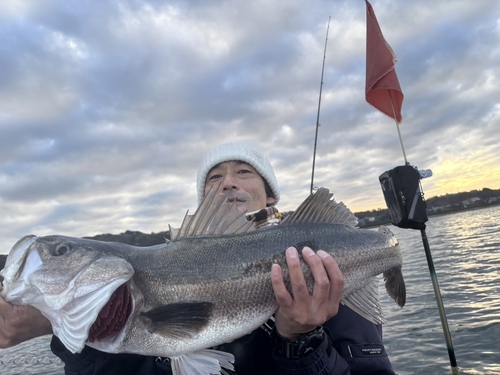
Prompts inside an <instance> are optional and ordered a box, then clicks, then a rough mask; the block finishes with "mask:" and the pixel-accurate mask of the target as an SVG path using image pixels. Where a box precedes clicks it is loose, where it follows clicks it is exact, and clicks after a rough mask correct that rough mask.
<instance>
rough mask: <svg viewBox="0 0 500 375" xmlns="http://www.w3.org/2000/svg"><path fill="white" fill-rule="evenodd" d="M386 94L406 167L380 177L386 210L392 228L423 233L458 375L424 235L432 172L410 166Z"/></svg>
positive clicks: (443, 322) (446, 331)
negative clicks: (424, 185)
mask: <svg viewBox="0 0 500 375" xmlns="http://www.w3.org/2000/svg"><path fill="white" fill-rule="evenodd" d="M387 91H388V93H389V99H390V102H391V106H392V110H393V114H394V119H395V121H396V127H397V129H398V134H399V140H400V143H401V148H402V151H403V156H404V160H405V165H404V166H399V167H396V168H394V169H391V170H390V171H387V172H385V173H383V174H382V175H380V177H379V181H380V184H381V187H382V191H383V193H384V198H385V201H386V204H387V207H388V209H389V214H390V216H391V222H392V224H393V225H395V226H397V227H399V228H403V229H419V230H420V234H421V237H422V243H423V245H424V250H425V257H426V259H427V266H428V267H429V273H430V276H431V281H432V286H433V288H434V295H435V296H436V302H437V307H438V311H439V317H440V319H441V325H442V327H443V333H444V338H445V341H446V347H447V349H448V356H449V359H450V366H451V373H452V375H459V369H458V365H457V360H456V357H455V350H454V348H453V342H452V340H451V334H450V328H449V325H448V320H447V318H446V312H445V309H444V304H443V298H442V296H441V291H440V289H439V283H438V279H437V274H436V269H435V268H434V261H433V260H432V254H431V249H430V246H429V241H428V239H427V234H426V232H425V228H426V225H425V222H426V221H427V220H428V217H427V206H426V204H425V200H424V198H423V197H424V193H423V190H422V183H421V179H423V178H427V177H431V176H432V171H431V170H430V169H428V170H418V169H417V168H416V167H413V166H411V165H410V163H409V162H408V160H407V158H406V153H405V149H404V145H403V139H402V137H401V132H400V130H399V125H398V122H397V120H396V118H397V117H396V110H395V108H394V103H393V99H392V95H391V92H390V90H387Z"/></svg>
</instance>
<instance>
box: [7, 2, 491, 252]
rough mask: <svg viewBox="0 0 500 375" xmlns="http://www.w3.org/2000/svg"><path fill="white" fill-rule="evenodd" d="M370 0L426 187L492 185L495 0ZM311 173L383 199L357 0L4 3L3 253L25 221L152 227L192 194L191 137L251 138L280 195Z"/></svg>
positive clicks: (386, 142)
mask: <svg viewBox="0 0 500 375" xmlns="http://www.w3.org/2000/svg"><path fill="white" fill-rule="evenodd" d="M371 3H372V5H373V7H374V10H375V12H376V14H377V17H378V20H379V23H380V25H381V27H382V30H383V32H384V35H385V37H386V39H387V41H388V42H389V44H390V45H391V46H392V48H393V49H394V51H395V53H396V55H397V59H398V64H397V66H396V71H397V74H398V77H399V80H400V82H401V87H402V89H403V92H404V94H405V101H404V104H403V117H404V121H403V124H402V125H401V127H400V130H401V133H402V136H403V140H404V146H405V150H406V153H407V156H408V159H409V161H410V162H412V163H413V164H416V165H418V166H419V167H421V168H432V169H433V170H434V176H433V177H432V178H431V179H427V180H424V182H423V184H424V190H426V195H427V196H433V195H441V194H445V193H447V192H451V193H453V192H456V191H457V190H471V189H475V188H477V189H481V188H483V187H490V188H499V182H500V157H499V156H498V152H497V148H498V147H497V145H498V143H499V137H500V136H499V135H498V134H499V133H498V131H497V128H498V121H499V119H500V100H499V99H498V98H500V68H499V67H500V47H499V46H500V40H499V39H500V5H498V4H496V3H495V4H494V5H492V4H493V3H492V2H491V1H487V0H482V1H481V0H478V1H474V2H470V1H465V0H464V1H460V0H455V1H435V2H433V3H432V4H431V3H429V2H426V1H423V0H417V1H409V0H408V1H406V0H405V1H395V0H373V1H372V2H371ZM330 15H331V16H332V19H331V23H330V29H329V39H328V49H327V58H326V65H325V76H324V84H323V96H322V106H321V116H320V123H321V127H320V128H319V139H318V144H317V159H316V172H315V181H314V183H315V185H316V186H326V187H329V188H331V189H332V190H333V191H334V193H335V197H336V198H337V199H338V200H342V201H344V202H345V203H346V204H347V205H348V206H349V207H351V208H352V209H353V210H361V209H374V208H382V207H384V202H383V197H382V194H381V192H380V188H379V184H378V176H379V175H380V174H381V173H382V172H384V171H385V170H388V169H390V168H392V167H394V166H396V165H399V164H402V163H403V162H404V161H403V156H402V152H401V146H400V145H399V139H398V135H397V130H396V125H395V124H394V122H393V121H392V120H391V119H390V118H387V117H385V116H384V115H382V114H380V113H378V112H377V111H376V110H375V109H373V108H372V107H370V106H369V105H368V104H367V103H366V102H365V101H364V86H365V37H366V35H365V33H366V31H365V17H366V15H365V6H364V3H363V2H362V1H359V2H352V1H347V0H344V1H336V2H334V3H332V2H329V1H317V2H314V3H310V2H300V1H295V0H294V1H285V0H283V1H272V2H271V1H264V0H262V1H254V2H239V3H235V2H225V1H211V2H206V1H194V0H192V1H175V2H169V3H168V4H165V2H162V1H153V0H149V1H139V0H136V1H134V0H130V1H113V2H90V1H76V0H69V1H68V0H66V1H62V0H61V1H53V2H44V1H40V2H32V1H27V0H24V1H23V0H21V1H16V2H5V3H3V4H1V5H0V65H1V66H2V69H1V70H0V80H1V82H2V85H1V86H0V134H1V136H0V212H2V215H1V216H0V231H1V237H0V252H3V253H6V252H8V250H9V248H10V246H12V245H13V244H14V243H15V241H17V239H19V238H20V237H21V236H22V235H25V234H28V233H35V234H38V235H44V234H48V233H60V234H66V235H75V236H85V235H94V234H98V233H119V232H122V231H125V230H127V229H129V230H141V231H144V232H152V231H160V230H165V229H167V227H168V224H172V225H174V226H178V225H179V224H180V222H181V220H182V218H183V216H184V214H185V212H186V210H188V209H191V210H193V209H194V208H195V207H196V193H195V178H196V171H197V166H198V163H199V161H200V160H201V158H202V157H203V155H204V153H206V152H207V151H209V150H210V149H211V148H213V147H215V146H216V145H218V144H220V143H223V142H228V141H234V140H239V141H249V142H252V143H254V144H258V145H259V146H260V147H261V149H262V150H263V151H264V152H265V153H266V154H267V155H268V156H269V158H270V159H271V161H272V163H273V164H274V166H275V168H276V174H277V176H278V179H279V182H280V185H281V188H282V200H281V202H280V208H281V209H282V210H291V209H294V208H295V207H296V206H297V205H298V204H299V203H300V202H301V201H302V200H303V199H304V198H305V197H306V196H307V194H308V193H309V187H310V178H311V166H312V150H313V145H314V133H315V125H316V116H317V109H318V107H317V106H318V94H319V86H320V73H321V64H322V58H323V48H324V42H325V33H326V26H327V22H328V17H329V16H330Z"/></svg>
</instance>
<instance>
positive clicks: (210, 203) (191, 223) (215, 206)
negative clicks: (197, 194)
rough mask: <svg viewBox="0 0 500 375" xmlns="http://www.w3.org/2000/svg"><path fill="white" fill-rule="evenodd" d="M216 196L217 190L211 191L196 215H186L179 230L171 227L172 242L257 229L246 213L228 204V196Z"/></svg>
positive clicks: (232, 204)
mask: <svg viewBox="0 0 500 375" xmlns="http://www.w3.org/2000/svg"><path fill="white" fill-rule="evenodd" d="M228 193H229V192H228ZM216 194H217V190H216V189H210V191H209V192H208V193H207V195H206V196H205V198H204V199H203V201H202V202H201V204H200V205H199V206H198V208H197V209H196V212H195V213H194V215H188V214H186V216H185V217H184V220H183V222H182V224H181V227H180V228H179V229H176V228H172V227H169V229H170V238H171V239H172V241H178V240H180V239H182V238H188V237H200V236H215V235H221V234H236V233H246V232H249V231H252V230H254V229H255V228H254V226H253V221H248V220H247V219H246V217H245V213H241V212H239V211H238V210H237V209H236V207H235V206H234V203H228V202H227V195H222V196H221V195H219V196H217V195H216Z"/></svg>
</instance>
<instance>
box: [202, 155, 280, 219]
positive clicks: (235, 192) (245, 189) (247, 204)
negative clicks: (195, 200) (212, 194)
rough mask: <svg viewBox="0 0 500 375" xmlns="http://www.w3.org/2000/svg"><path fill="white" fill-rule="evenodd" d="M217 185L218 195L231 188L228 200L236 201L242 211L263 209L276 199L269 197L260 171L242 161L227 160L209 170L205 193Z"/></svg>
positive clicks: (237, 207) (238, 208)
mask: <svg viewBox="0 0 500 375" xmlns="http://www.w3.org/2000/svg"><path fill="white" fill-rule="evenodd" d="M219 184H220V186H219ZM217 187H219V190H218V191H217V195H224V194H226V193H227V192H228V191H229V190H231V192H230V193H229V195H228V196H227V197H228V198H227V200H228V201H229V202H236V203H235V206H236V209H237V210H238V211H240V212H245V211H248V212H252V211H257V210H261V209H263V208H265V207H266V206H267V205H268V204H273V203H274V202H275V201H276V199H275V198H272V197H267V195H266V188H265V187H264V180H263V179H262V177H261V175H260V174H259V172H257V171H256V170H255V168H254V167H252V166H251V165H250V164H247V163H244V162H242V161H226V162H224V163H220V164H217V165H216V166H215V167H213V168H212V169H211V170H210V172H208V175H207V179H206V181H205V195H206V194H207V193H208V191H209V190H210V188H213V189H217Z"/></svg>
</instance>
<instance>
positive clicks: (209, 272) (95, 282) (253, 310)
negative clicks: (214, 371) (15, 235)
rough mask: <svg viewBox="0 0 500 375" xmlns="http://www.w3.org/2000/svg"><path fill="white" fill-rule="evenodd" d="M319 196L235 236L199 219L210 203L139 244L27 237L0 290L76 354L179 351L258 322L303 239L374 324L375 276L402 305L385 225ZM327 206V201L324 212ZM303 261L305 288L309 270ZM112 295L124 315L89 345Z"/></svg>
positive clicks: (228, 337) (397, 265) (393, 245)
mask: <svg viewBox="0 0 500 375" xmlns="http://www.w3.org/2000/svg"><path fill="white" fill-rule="evenodd" d="M320 190H321V189H320ZM318 193H319V194H318ZM318 193H316V194H315V195H314V196H311V197H310V198H308V200H306V202H304V204H303V205H302V206H301V207H299V209H297V211H296V213H295V214H294V215H295V216H294V217H292V218H290V220H285V221H284V222H283V223H282V224H281V225H277V226H272V227H269V228H266V229H262V230H258V231H252V230H251V228H250V227H249V226H247V225H246V224H244V223H243V222H244V220H243V221H242V223H243V224H241V225H238V226H237V227H238V228H236V229H235V228H234V227H233V228H232V229H230V230H229V232H230V233H232V232H238V231H241V232H242V233H239V234H238V233H236V234H234V233H233V234H220V233H219V232H221V231H227V230H228V229H227V226H225V228H222V229H221V228H218V229H213V227H214V224H213V223H207V222H205V223H203V221H204V220H205V221H206V216H207V215H209V216H213V215H214V212H216V214H215V216H217V217H218V216H219V213H220V212H221V210H225V212H228V209H227V207H226V205H225V204H220V203H217V204H216V203H215V201H213V202H208V203H206V204H205V205H206V207H205V208H207V207H208V208H207V211H205V212H204V213H200V212H197V214H195V215H193V217H189V220H188V221H187V223H185V224H183V226H182V227H181V230H180V232H179V233H178V234H177V239H175V240H174V241H169V242H167V243H165V244H162V245H157V246H152V247H148V248H138V247H134V246H130V245H126V244H120V243H109V242H100V241H93V240H88V239H80V238H71V237H64V236H47V237H34V236H27V237H25V238H23V239H21V240H20V241H19V242H18V244H16V245H15V246H14V248H13V250H12V251H11V253H10V254H9V258H8V259H7V264H6V267H5V269H4V270H3V271H2V272H1V274H2V276H3V277H4V282H3V284H4V288H3V291H2V296H3V297H4V298H5V299H6V300H7V301H8V302H10V303H14V304H31V305H33V306H35V307H37V308H39V309H40V310H41V311H42V313H44V315H45V316H47V317H48V318H49V320H51V322H52V325H53V328H54V333H55V334H56V335H57V336H58V337H59V338H60V339H61V340H62V341H63V343H64V344H65V345H66V346H67V347H68V349H70V350H72V351H73V352H78V351H80V350H81V349H82V348H83V345H84V344H87V345H90V346H92V347H95V348H97V349H99V350H102V351H106V352H111V353H120V352H128V353H137V354H143V355H154V356H163V357H177V356H182V355H184V354H186V353H191V352H194V351H197V350H200V349H204V348H208V347H212V346H215V345H218V344H222V343H225V342H230V341H232V340H234V339H236V338H239V337H241V336H243V335H245V334H247V333H249V332H251V331H253V330H255V329H256V328H258V327H259V326H260V325H262V324H263V323H264V322H265V321H266V320H267V319H268V318H269V317H270V316H271V315H272V314H273V313H274V312H275V310H276V309H277V307H278V305H277V302H276V300H275V297H274V293H273V290H272V285H271V279H270V270H271V265H272V264H273V263H278V264H280V265H281V266H282V268H283V269H284V273H285V281H286V283H288V284H289V279H288V275H287V268H286V262H285V256H284V252H285V250H286V248H287V247H289V246H296V247H298V248H301V247H303V246H309V247H311V248H313V249H315V250H319V249H323V250H325V251H327V252H328V253H329V254H331V255H332V256H333V257H334V258H335V259H336V261H337V263H338V264H339V267H340V269H341V271H342V274H343V276H344V283H345V287H344V292H343V297H342V303H344V304H346V305H348V306H349V307H351V308H353V309H355V311H357V312H359V313H360V314H362V315H363V316H365V317H366V318H367V319H370V320H371V321H373V322H375V323H382V322H383V318H382V315H381V311H380V305H379V303H378V299H377V288H378V281H377V279H376V278H375V277H376V276H377V275H380V274H384V277H385V278H386V288H387V291H388V293H389V294H390V295H391V297H393V299H395V300H396V302H397V303H398V304H399V305H401V306H402V305H404V301H405V288H404V281H403V277H402V273H401V267H402V255H401V250H400V247H399V245H398V242H397V240H396V238H395V237H394V236H393V235H392V233H390V231H388V230H385V229H382V230H380V231H378V232H376V231H372V230H360V229H358V228H355V227H353V220H354V219H353V215H352V214H350V212H347V214H346V212H345V211H346V210H347V209H346V208H345V207H344V206H343V205H339V204H337V203H335V202H334V201H332V200H330V199H329V198H330V196H331V195H330V194H329V193H328V191H327V190H326V189H323V190H321V191H318ZM325 197H326V198H325ZM211 198H212V199H214V197H211ZM325 206H327V207H330V209H327V211H328V212H327V213H325V212H323V211H324V207H325ZM214 207H216V208H214ZM319 207H321V208H319ZM304 209H305V211H306V212H303V210H304ZM320 209H321V210H322V211H321V212H319V211H318V210H320ZM301 210H302V211H301ZM332 211H335V212H334V213H333V212H332ZM229 212H233V211H231V210H229ZM311 213H312V217H311ZM234 215H237V214H234ZM238 220H239V219H238ZM218 221H221V219H220V218H218ZM228 221H229V222H230V223H233V222H235V220H233V219H232V218H231V219H228ZM332 221H337V222H332ZM339 222H340V223H339ZM346 223H347V224H346ZM231 225H232V224H231ZM188 227H189V228H188ZM210 228H211V229H210ZM173 234H174V233H173ZM173 237H176V236H175V235H173ZM302 264H303V270H304V272H305V276H306V280H307V283H308V286H309V287H310V290H312V287H313V284H314V280H313V277H312V275H311V273H310V270H309V268H308V267H307V266H306V265H305V263H304V262H302ZM123 285H126V288H125V289H123ZM120 286H122V287H121V288H119V287H120ZM288 287H289V285H288ZM118 289H119V290H120V296H117V292H116V291H117V290H118ZM289 289H290V288H289ZM110 299H113V300H116V301H118V302H117V305H118V308H116V309H117V310H120V308H121V310H126V312H122V314H121V317H120V319H121V320H120V321H121V322H122V323H120V324H117V325H118V330H116V329H115V331H113V329H108V328H106V329H103V330H102V331H103V332H102V333H101V334H100V335H101V336H99V335H98V338H94V339H93V340H92V341H93V342H88V341H87V340H88V339H89V331H92V330H94V329H95V327H96V325H97V324H96V320H98V319H101V318H102V321H105V320H106V319H108V320H109V322H108V323H106V324H111V325H112V324H115V322H114V321H113V319H114V318H113V316H111V315H112V314H111V313H108V315H109V316H110V317H107V318H106V317H103V310H106V309H108V310H113V309H115V305H113V304H110V302H109V301H110ZM124 306H125V307H124ZM109 332H112V334H109Z"/></svg>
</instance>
